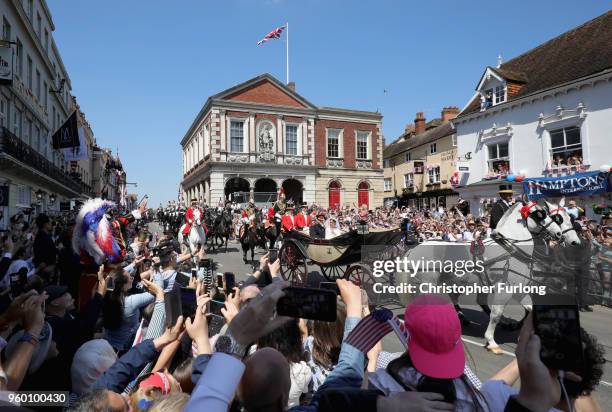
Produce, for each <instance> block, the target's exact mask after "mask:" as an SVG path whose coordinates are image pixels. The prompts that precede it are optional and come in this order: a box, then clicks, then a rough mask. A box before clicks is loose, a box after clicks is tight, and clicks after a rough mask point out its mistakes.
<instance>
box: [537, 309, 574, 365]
mask: <svg viewBox="0 0 612 412" xmlns="http://www.w3.org/2000/svg"><path fill="white" fill-rule="evenodd" d="M533 328H534V330H535V333H536V335H538V336H539V337H540V340H541V343H542V348H541V349H540V358H541V359H542V362H543V363H544V364H545V365H546V366H548V367H549V368H551V369H558V370H563V371H571V372H576V373H577V374H578V375H580V372H582V371H583V370H584V353H583V350H582V336H581V331H580V312H579V310H578V305H576V304H570V305H558V304H556V305H555V304H538V303H537V301H536V304H535V305H534V306H533Z"/></svg>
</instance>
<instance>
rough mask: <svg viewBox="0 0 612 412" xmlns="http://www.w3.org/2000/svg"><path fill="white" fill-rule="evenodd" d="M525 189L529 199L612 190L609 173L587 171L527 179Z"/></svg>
mask: <svg viewBox="0 0 612 412" xmlns="http://www.w3.org/2000/svg"><path fill="white" fill-rule="evenodd" d="M523 191H524V192H525V193H526V194H527V196H529V199H532V200H537V199H540V198H542V197H561V196H589V195H595V194H599V193H606V192H609V191H610V182H609V173H602V172H586V173H576V174H574V175H569V176H561V177H538V178H530V179H525V180H524V181H523Z"/></svg>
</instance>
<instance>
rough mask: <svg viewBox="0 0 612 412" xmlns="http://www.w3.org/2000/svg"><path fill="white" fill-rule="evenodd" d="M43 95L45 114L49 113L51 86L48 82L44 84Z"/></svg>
mask: <svg viewBox="0 0 612 412" xmlns="http://www.w3.org/2000/svg"><path fill="white" fill-rule="evenodd" d="M42 94H43V107H44V108H45V112H46V111H47V108H48V103H49V102H48V97H47V96H48V95H49V85H48V84H47V82H46V81H44V82H43V89H42Z"/></svg>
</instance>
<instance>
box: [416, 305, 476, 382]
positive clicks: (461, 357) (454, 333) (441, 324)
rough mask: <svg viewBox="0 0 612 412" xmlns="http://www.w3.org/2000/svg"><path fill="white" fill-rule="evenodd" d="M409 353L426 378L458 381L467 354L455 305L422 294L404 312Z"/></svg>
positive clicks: (417, 368)
mask: <svg viewBox="0 0 612 412" xmlns="http://www.w3.org/2000/svg"><path fill="white" fill-rule="evenodd" d="M404 321H405V323H406V328H407V329H408V332H409V333H410V336H409V338H408V353H409V354H410V359H412V363H413V365H414V367H415V368H416V370H418V371H419V372H421V373H422V374H423V375H425V376H429V377H431V378H440V379H454V378H458V377H459V376H461V375H462V374H463V370H464V366H465V353H464V352H463V344H462V343H461V323H460V322H459V317H458V316H457V312H456V311H455V308H454V307H453V305H451V304H450V303H449V302H448V301H447V300H445V299H444V298H442V297H440V296H436V295H421V296H418V297H417V298H415V299H414V300H413V301H412V303H410V304H409V305H408V306H407V307H406V312H405V313H404Z"/></svg>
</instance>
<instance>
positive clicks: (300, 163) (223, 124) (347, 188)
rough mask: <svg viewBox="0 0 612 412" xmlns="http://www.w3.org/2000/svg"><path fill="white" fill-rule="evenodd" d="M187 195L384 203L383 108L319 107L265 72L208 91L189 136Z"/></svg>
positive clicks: (212, 201)
mask: <svg viewBox="0 0 612 412" xmlns="http://www.w3.org/2000/svg"><path fill="white" fill-rule="evenodd" d="M181 146H182V149H183V181H182V183H181V185H182V189H183V192H184V194H185V195H184V199H183V200H184V201H185V202H187V203H188V202H190V201H191V200H192V199H197V200H199V201H203V200H205V201H206V203H207V204H208V205H216V204H218V203H219V202H225V201H226V200H233V201H236V202H237V203H246V202H248V200H249V199H251V198H252V199H253V200H254V201H255V202H256V204H258V205H259V206H264V205H269V204H270V203H271V202H273V201H275V200H276V198H277V194H278V192H279V191H280V190H281V188H282V189H283V190H284V192H285V195H286V197H287V199H288V200H293V201H294V202H295V203H296V204H302V203H308V204H312V203H316V204H317V205H319V206H323V207H332V208H337V207H343V206H345V205H347V204H349V205H351V206H352V205H353V204H354V205H362V204H366V205H367V206H368V207H370V208H373V207H376V206H378V205H381V204H382V199H383V190H382V189H383V172H382V148H383V136H382V115H381V114H380V113H377V112H367V111H357V110H347V109H336V108H326V107H317V106H315V105H314V104H312V103H310V102H309V101H308V100H306V99H305V98H304V97H302V96H300V95H299V94H297V93H296V91H295V83H293V82H291V83H289V84H288V85H285V84H283V83H282V82H280V81H279V80H277V79H276V78H274V77H273V76H271V75H269V74H263V75H260V76H258V77H255V78H253V79H251V80H248V81H246V82H244V83H241V84H239V85H236V86H234V87H231V88H230V89H227V90H225V91H223V92H221V93H218V94H216V95H214V96H211V97H209V98H208V100H207V101H206V103H205V104H204V107H203V108H202V110H200V112H199V113H198V115H197V116H196V118H195V120H194V121H193V123H192V125H191V126H190V127H189V130H188V131H187V133H186V134H185V136H184V137H183V139H182V140H181Z"/></svg>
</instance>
